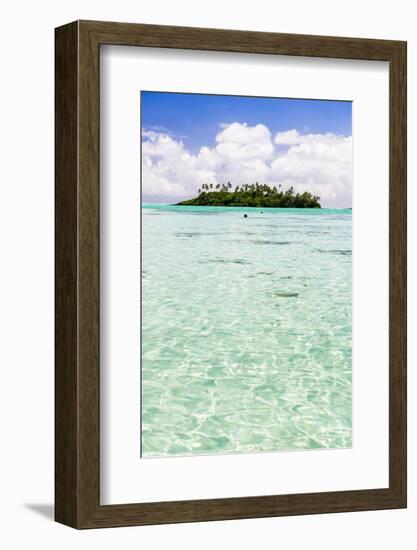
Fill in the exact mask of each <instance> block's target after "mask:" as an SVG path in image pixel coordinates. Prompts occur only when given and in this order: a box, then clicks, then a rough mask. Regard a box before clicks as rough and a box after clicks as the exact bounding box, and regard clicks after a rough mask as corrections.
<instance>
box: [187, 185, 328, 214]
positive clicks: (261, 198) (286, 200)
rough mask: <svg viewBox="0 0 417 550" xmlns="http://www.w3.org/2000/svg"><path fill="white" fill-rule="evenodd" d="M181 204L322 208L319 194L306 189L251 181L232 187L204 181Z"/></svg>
mask: <svg viewBox="0 0 417 550" xmlns="http://www.w3.org/2000/svg"><path fill="white" fill-rule="evenodd" d="M178 205H181V206H252V207H258V208H321V206H320V197H316V196H315V195H312V194H311V193H309V192H308V191H305V192H304V193H295V192H294V189H293V187H290V188H289V189H287V190H286V191H282V190H281V185H278V187H275V186H274V187H270V186H269V185H265V184H259V183H254V184H252V185H241V186H239V185H237V186H236V187H235V189H233V188H232V184H231V183H230V182H228V183H227V184H225V183H223V184H222V185H220V183H218V184H217V185H214V184H213V183H210V184H207V183H204V184H203V185H202V186H201V189H199V190H198V196H197V197H194V198H193V199H189V200H186V201H182V202H179V203H178Z"/></svg>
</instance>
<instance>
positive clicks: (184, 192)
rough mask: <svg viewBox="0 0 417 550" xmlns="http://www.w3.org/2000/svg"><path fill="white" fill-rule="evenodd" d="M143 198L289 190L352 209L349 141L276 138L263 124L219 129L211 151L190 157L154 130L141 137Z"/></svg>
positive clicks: (292, 133) (294, 134)
mask: <svg viewBox="0 0 417 550" xmlns="http://www.w3.org/2000/svg"><path fill="white" fill-rule="evenodd" d="M142 136H143V143H142V176H143V181H142V185H143V193H144V194H145V195H152V196H160V197H161V200H162V199H163V197H164V196H170V197H186V196H193V195H195V193H196V191H197V189H198V188H199V187H200V186H201V184H202V183H213V184H214V185H215V184H217V183H223V182H227V181H230V182H231V183H232V185H242V184H246V183H254V182H255V181H258V182H260V183H267V184H269V185H281V186H282V187H283V188H284V189H285V188H287V187H289V186H290V185H292V186H293V187H294V189H295V190H296V191H299V192H303V191H310V192H312V193H314V194H316V195H319V196H320V197H321V203H322V205H323V206H350V205H351V192H352V191H351V187H352V138H351V136H348V137H345V136H338V135H335V134H332V133H326V134H300V133H299V132H298V131H297V130H296V129H290V130H287V131H284V132H278V133H276V134H275V136H272V135H271V132H270V130H269V128H268V127H267V126H265V125H264V124H257V125H256V126H248V125H247V124H245V123H243V124H242V123H240V122H233V123H231V124H222V125H221V126H220V130H219V132H218V133H217V135H216V138H215V144H214V145H213V146H212V147H209V146H208V145H207V146H204V147H202V148H201V149H200V151H199V152H198V153H197V154H191V153H190V152H189V151H188V150H187V148H186V147H185V145H184V143H183V142H182V141H181V140H179V139H175V138H174V137H172V136H170V135H168V134H166V133H163V132H158V131H155V130H145V131H143V132H142Z"/></svg>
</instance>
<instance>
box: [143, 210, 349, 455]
mask: <svg viewBox="0 0 417 550" xmlns="http://www.w3.org/2000/svg"><path fill="white" fill-rule="evenodd" d="M261 210H262V209H254V208H221V207H179V206H167V205H154V206H152V205H143V208H142V456H144V457H152V456H175V455H178V456H179V455H190V454H213V453H237V452H254V451H256V452H259V451H274V450H290V449H313V448H343V447H350V446H351V444H352V424H351V418H352V414H351V412H352V395H351V384H352V368H351V355H352V354H351V349H352V348H351V346H352V342H351V337H352V336H351V321H352V319H351V309H352V308H351V303H352V298H351V281H352V248H351V220H352V217H351V211H350V210H330V209H321V210H304V209H263V210H262V211H263V214H262V213H261ZM244 213H247V215H248V218H243V214H244Z"/></svg>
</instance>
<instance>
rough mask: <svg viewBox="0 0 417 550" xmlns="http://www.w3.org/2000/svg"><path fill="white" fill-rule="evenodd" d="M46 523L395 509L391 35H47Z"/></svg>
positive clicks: (397, 88)
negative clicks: (49, 299) (50, 95)
mask: <svg viewBox="0 0 417 550" xmlns="http://www.w3.org/2000/svg"><path fill="white" fill-rule="evenodd" d="M55 374H56V442H55V449H56V502H55V509H56V520H57V521H59V522H61V523H64V524H66V525H69V526H71V527H75V528H99V527H116V526H127V525H145V524H158V523H176V522H192V521H209V520H225V519H237V518H256V517H267V516H286V515H295V514H319V513H330V512H352V511H361V510H380V509H387V508H404V507H405V506H406V43H405V42H400V41H385V40H371V39H358V38H336V37H326V36H306V35H291V34H275V33H258V32H248V31H229V30H218V29H198V28H186V27H168V26H155V25H141V24H124V23H110V22H93V21H77V22H74V23H70V24H68V25H65V26H63V27H59V28H58V29H56V373H55Z"/></svg>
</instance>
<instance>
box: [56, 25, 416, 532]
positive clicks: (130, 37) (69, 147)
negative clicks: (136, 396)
mask: <svg viewBox="0 0 417 550" xmlns="http://www.w3.org/2000/svg"><path fill="white" fill-rule="evenodd" d="M55 40H56V65H55V76H56V104H55V109H56V142H55V143H56V161H55V162H56V164H55V169H56V264H55V265H56V333H55V345H56V371H55V376H56V378H55V390H56V393H55V396H56V397H55V399H56V401H55V413H56V416H55V438H56V441H55V484H56V496H55V518H56V521H58V522H60V523H63V524H65V525H69V526H71V527H75V528H99V527H117V526H128V525H145V524H160V523H176V522H193V521H210V520H225V519H238V518H259V517H267V516H289V515H296V514H319V513H332V512H353V511H360V510H380V509H387V508H404V507H405V506H406V135H407V133H406V43H405V42H400V41H386V40H368V39H358V38H336V37H328V36H306V35H294V34H275V33H260V32H247V31H230V30H217V29H200V28H186V27H170V26H156V25H140V24H130V23H129V24H124V23H110V22H94V21H76V22H73V23H70V24H68V25H65V26H62V27H59V28H57V29H56V35H55ZM104 44H117V45H126V46H132V47H133V46H147V47H158V48H180V49H188V50H209V51H222V52H244V53H263V54H271V55H290V56H306V57H322V58H340V59H356V60H375V61H377V60H380V61H387V62H389V82H390V98H389V108H390V115H389V117H390V118H389V143H390V145H389V205H390V212H389V487H387V488H382V489H369V490H353V491H339V492H323V493H311V494H290V495H268V496H256V497H245V498H222V499H210V500H190V501H172V502H153V503H141V504H135V503H132V504H122V505H101V504H100V495H99V488H100V483H99V479H100V462H99V458H100V454H99V446H100V421H99V419H100V393H99V388H100V354H99V349H100V346H99V303H100V301H99V286H100V279H99V250H100V247H99V239H100V235H99V201H100V190H99V173H100V170H99V162H100V160H99V98H100V93H99V84H100V79H99V56H100V46H101V45H104Z"/></svg>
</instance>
